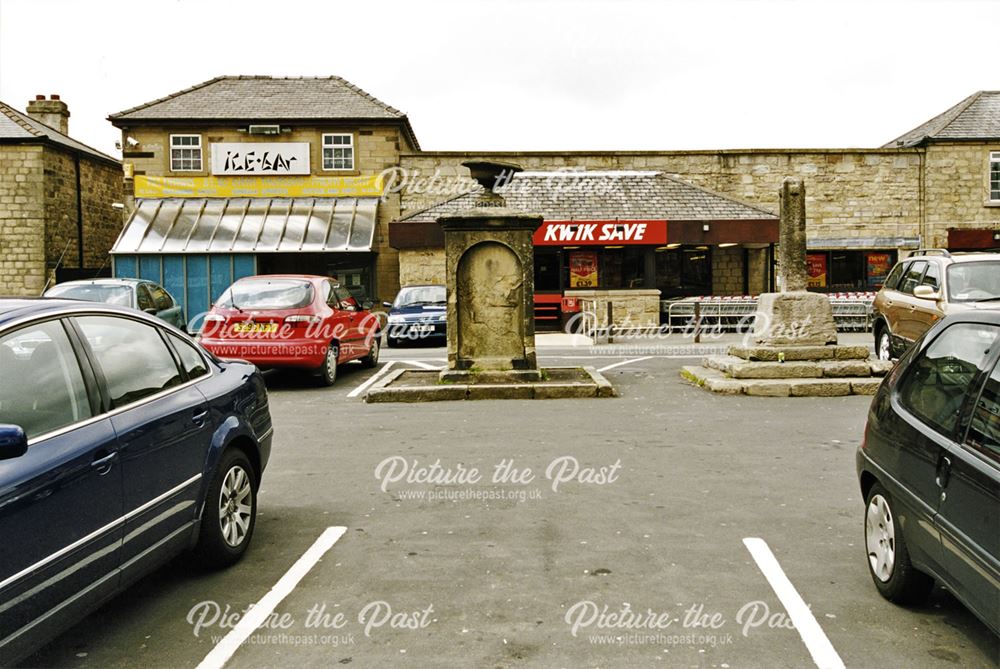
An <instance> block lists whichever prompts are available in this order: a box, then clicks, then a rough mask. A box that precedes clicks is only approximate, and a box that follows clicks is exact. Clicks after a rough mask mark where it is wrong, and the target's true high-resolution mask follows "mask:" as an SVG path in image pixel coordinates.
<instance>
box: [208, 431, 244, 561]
mask: <svg viewBox="0 0 1000 669" xmlns="http://www.w3.org/2000/svg"><path fill="white" fill-rule="evenodd" d="M256 519H257V481H256V476H255V474H254V470H253V467H252V466H251V464H250V461H249V460H248V459H247V456H246V455H245V454H244V453H243V451H240V450H238V449H234V448H233V449H229V450H227V451H226V452H225V453H223V454H222V459H221V460H220V461H219V466H218V468H217V469H216V470H215V476H214V477H213V478H212V482H211V484H209V486H208V496H207V497H206V498H205V510H204V511H202V515H201V529H200V534H199V536H198V544H197V546H196V547H195V555H196V556H197V557H198V559H199V561H200V562H201V563H202V564H205V565H206V566H209V567H225V566H228V565H231V564H233V563H234V562H236V561H237V560H239V559H240V558H241V557H243V554H244V553H245V552H246V550H247V547H248V546H249V545H250V538H251V537H252V536H253V528H254V524H255V522H256Z"/></svg>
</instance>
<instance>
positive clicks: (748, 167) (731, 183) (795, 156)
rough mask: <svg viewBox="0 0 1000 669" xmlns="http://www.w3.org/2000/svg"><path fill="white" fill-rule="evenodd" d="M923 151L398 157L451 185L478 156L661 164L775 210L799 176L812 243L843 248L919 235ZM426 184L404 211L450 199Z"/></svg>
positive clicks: (406, 198) (604, 166) (548, 162)
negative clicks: (785, 187) (786, 184)
mask: <svg viewBox="0 0 1000 669" xmlns="http://www.w3.org/2000/svg"><path fill="white" fill-rule="evenodd" d="M922 157H923V151H922V150H921V149H801V150H800V149H760V150H725V151H662V152H655V151H618V152H593V153H585V152H566V153H556V152H494V153H472V152H424V153H404V154H402V155H401V156H400V164H401V166H402V167H403V168H404V169H405V170H407V171H408V172H409V173H410V174H419V175H420V176H421V177H424V178H427V179H429V178H431V177H432V176H433V175H434V174H435V173H438V174H439V175H440V177H441V179H440V181H441V182H442V183H444V184H445V186H446V188H448V187H450V188H452V190H456V189H455V187H454V184H456V183H459V184H460V186H461V185H462V184H464V186H467V187H470V188H471V186H472V185H473V182H472V181H471V180H470V179H468V170H466V168H464V167H462V166H461V163H462V162H463V161H466V160H470V159H472V158H483V159H492V160H501V161H508V162H513V163H516V164H519V165H521V166H522V167H524V168H525V169H528V170H558V169H565V168H585V169H588V170H622V169H627V170H658V171H663V172H665V173H667V174H672V175H676V176H677V177H679V178H681V179H683V180H685V181H688V182H690V183H693V184H696V185H698V186H702V187H704V188H708V189H710V190H712V191H715V192H717V193H720V194H722V195H727V196H729V197H733V198H735V199H738V200H742V201H745V202H749V203H753V204H757V205H759V206H763V207H765V208H767V209H769V210H771V211H774V212H775V213H776V212H777V208H778V189H779V187H780V185H781V180H782V179H783V178H784V177H786V176H798V177H801V178H802V179H803V180H804V181H805V184H806V193H807V200H806V214H807V218H808V229H807V234H808V236H809V238H810V240H811V242H812V245H814V246H815V247H817V248H822V247H823V246H825V245H824V244H823V242H822V240H829V242H830V243H828V244H826V245H828V246H832V247H838V246H841V245H842V244H843V243H844V240H852V239H858V238H863V237H874V236H888V237H916V236H917V235H918V234H919V229H920V214H921V211H920V188H919V184H920V171H921V161H922ZM456 180H461V181H456ZM427 185H428V184H427V182H426V181H424V182H413V185H412V187H409V188H407V189H406V190H404V191H403V198H402V208H403V212H404V214H405V213H407V212H412V211H415V210H417V209H420V208H423V207H427V206H429V205H431V204H434V203H435V202H438V201H441V200H443V199H447V195H434V194H433V193H427V192H418V191H419V190H427V188H426V187H427ZM464 186H461V187H464ZM461 187H460V188H458V189H457V190H461Z"/></svg>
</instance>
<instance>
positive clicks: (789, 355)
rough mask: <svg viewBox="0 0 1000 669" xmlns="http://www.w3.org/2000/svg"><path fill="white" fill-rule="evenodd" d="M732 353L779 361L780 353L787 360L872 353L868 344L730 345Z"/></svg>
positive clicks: (863, 356)
mask: <svg viewBox="0 0 1000 669" xmlns="http://www.w3.org/2000/svg"><path fill="white" fill-rule="evenodd" d="M729 353H730V355H734V356H736V357H739V358H743V359H744V360H751V361H761V362H777V361H778V354H779V353H784V354H785V361H786V362H791V361H796V360H865V359H867V358H868V356H869V355H871V349H869V348H868V347H867V346H854V345H851V346H844V345H838V344H831V345H829V346H730V347H729Z"/></svg>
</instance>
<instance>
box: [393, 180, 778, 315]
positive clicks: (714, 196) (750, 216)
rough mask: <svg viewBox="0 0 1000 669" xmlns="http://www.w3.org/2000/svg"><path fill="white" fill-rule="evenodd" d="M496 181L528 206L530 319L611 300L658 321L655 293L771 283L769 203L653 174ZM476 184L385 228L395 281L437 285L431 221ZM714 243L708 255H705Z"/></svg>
mask: <svg viewBox="0 0 1000 669" xmlns="http://www.w3.org/2000/svg"><path fill="white" fill-rule="evenodd" d="M504 181H505V183H503V184H502V185H500V186H498V187H497V188H496V192H497V193H499V194H500V195H501V196H502V197H503V198H504V200H505V202H506V206H507V207H510V208H512V209H516V210H518V211H525V212H531V213H533V214H539V215H541V216H542V218H543V222H542V225H541V227H539V228H538V230H537V231H536V232H535V234H534V237H533V243H534V268H535V275H534V289H535V318H536V321H537V325H536V326H537V327H538V328H540V329H545V328H546V327H547V326H550V327H553V328H555V327H559V326H560V325H561V324H562V322H563V321H564V320H565V319H564V318H563V317H564V316H565V315H566V314H568V313H572V312H574V311H576V310H577V309H578V308H579V301H580V300H598V301H600V302H601V303H602V304H606V303H607V302H609V301H610V302H612V303H613V305H614V314H615V319H616V321H619V322H628V323H631V324H633V325H638V326H650V325H659V321H660V302H661V296H662V295H677V296H683V295H704V294H706V293H711V292H712V291H713V289H715V290H723V291H726V292H730V293H733V294H740V295H743V294H746V293H751V292H752V293H760V292H762V291H765V290H768V289H769V288H770V287H771V284H770V277H769V272H768V267H769V266H770V265H771V264H772V263H773V257H774V244H775V242H777V241H778V220H777V217H776V216H775V215H774V214H773V213H772V212H770V211H767V210H765V209H763V208H761V207H755V206H753V205H748V204H744V203H742V202H738V201H736V200H733V199H731V198H728V197H725V196H723V195H719V194H718V193H713V192H711V191H708V190H706V189H704V188H699V187H697V186H693V185H691V184H689V183H686V182H683V181H681V180H679V179H675V178H672V177H668V176H666V175H664V174H662V173H660V172H657V171H649V170H645V171H637V170H632V171H626V170H610V171H595V170H590V171H585V172H558V171H553V172H519V173H516V174H513V175H512V176H511V177H510V178H508V179H505V180H504ZM481 190H482V188H481V187H477V189H474V190H473V191H472V192H471V193H467V194H464V195H459V196H456V197H453V198H451V199H449V200H446V201H445V202H442V203H440V204H437V205H433V206H431V207H429V208H426V209H422V210H419V211H417V212H414V213H411V214H409V215H406V216H404V217H403V218H402V219H401V220H399V221H396V222H393V223H392V224H390V228H389V239H390V243H391V244H392V245H393V246H395V247H396V248H398V249H399V250H400V270H401V271H402V272H403V273H402V274H401V277H400V278H401V281H402V283H404V284H410V285H412V284H425V283H442V282H444V280H445V276H444V272H445V258H444V252H443V249H441V248H439V247H441V246H442V241H443V238H442V235H441V229H440V226H439V225H438V224H437V219H438V218H439V217H441V216H446V215H448V214H453V213H455V212H458V211H462V210H465V209H469V208H472V207H473V206H475V203H476V200H477V198H478V196H479V193H480V192H481ZM713 248H714V252H710V251H711V250H712V249H713Z"/></svg>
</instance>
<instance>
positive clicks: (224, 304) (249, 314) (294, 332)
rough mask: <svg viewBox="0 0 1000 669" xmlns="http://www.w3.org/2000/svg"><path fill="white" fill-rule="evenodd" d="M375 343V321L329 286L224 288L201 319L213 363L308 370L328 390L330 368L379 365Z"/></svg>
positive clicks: (279, 280)
mask: <svg viewBox="0 0 1000 669" xmlns="http://www.w3.org/2000/svg"><path fill="white" fill-rule="evenodd" d="M380 336H381V328H380V322H379V320H378V317H377V316H376V315H375V314H373V313H371V312H369V311H367V310H366V309H363V308H362V307H361V305H359V304H358V302H357V300H355V299H354V297H352V296H351V294H350V293H349V292H347V290H346V289H344V288H342V287H341V286H340V285H338V284H337V283H336V282H335V281H333V280H332V279H330V278H328V277H323V276H309V275H301V274H270V275H261V276H252V277H247V278H245V279H240V280H239V281H237V282H236V283H234V284H233V285H232V286H230V287H229V288H228V289H227V290H226V292H225V293H223V294H222V296H221V297H220V298H219V300H218V302H216V303H215V305H214V306H213V307H212V311H211V312H209V314H208V316H206V317H205V325H204V327H203V328H202V332H201V339H200V342H201V344H202V346H204V347H205V348H207V349H208V350H209V351H211V352H212V353H214V354H215V355H217V356H218V357H220V358H239V359H243V360H249V361H250V362H252V363H254V364H256V365H257V366H258V367H260V368H262V369H268V368H274V367H292V368H299V369H308V370H313V371H315V372H316V373H317V375H318V376H319V377H320V379H321V380H322V382H323V383H324V384H325V385H332V384H333V383H334V381H336V380H337V365H340V364H343V363H345V362H348V361H349V360H360V361H361V362H362V364H364V365H365V366H367V367H374V366H375V365H376V364H377V363H378V353H379V338H380Z"/></svg>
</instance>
